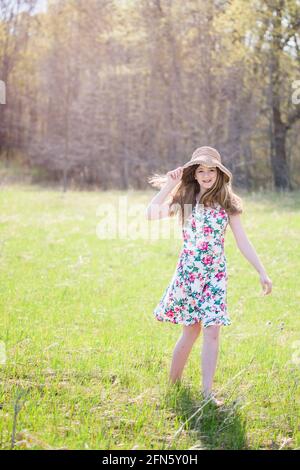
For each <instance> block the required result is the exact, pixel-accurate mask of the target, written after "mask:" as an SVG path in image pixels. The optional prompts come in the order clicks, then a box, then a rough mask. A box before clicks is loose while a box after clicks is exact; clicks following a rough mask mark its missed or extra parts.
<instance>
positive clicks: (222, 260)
mask: <svg viewBox="0 0 300 470" xmlns="http://www.w3.org/2000/svg"><path fill="white" fill-rule="evenodd" d="M228 222H229V216H228V214H227V212H226V210H225V209H224V208H223V207H222V206H221V205H220V204H219V203H216V204H215V205H214V207H204V205H203V204H199V203H198V202H197V204H196V205H195V206H194V207H193V209H192V212H191V214H190V215H189V217H188V218H187V220H186V222H185V224H184V226H183V228H182V236H183V246H182V250H181V252H180V255H179V259H178V262H177V266H176V269H175V272H174V275H173V277H172V279H171V281H170V283H169V285H168V287H167V288H166V289H165V291H164V293H163V296H162V298H161V300H160V301H159V303H158V305H157V306H156V307H155V309H154V311H153V314H154V316H155V317H156V319H157V320H159V321H169V322H172V323H180V324H184V325H192V324H194V323H196V322H199V321H201V322H202V324H203V326H204V327H205V328H206V327H208V326H210V325H230V324H231V320H230V318H229V316H228V312H227V280H228V275H227V265H226V256H225V252H224V239H225V231H226V227H227V225H228Z"/></svg>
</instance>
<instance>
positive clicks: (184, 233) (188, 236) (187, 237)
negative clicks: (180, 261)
mask: <svg viewBox="0 0 300 470" xmlns="http://www.w3.org/2000/svg"><path fill="white" fill-rule="evenodd" d="M183 239H184V240H189V239H190V234H189V233H188V232H186V231H184V232H183Z"/></svg>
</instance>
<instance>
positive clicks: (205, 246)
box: [197, 242, 208, 251]
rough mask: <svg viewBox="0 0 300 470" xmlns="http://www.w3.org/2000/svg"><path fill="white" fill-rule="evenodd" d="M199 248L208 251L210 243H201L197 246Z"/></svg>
mask: <svg viewBox="0 0 300 470" xmlns="http://www.w3.org/2000/svg"><path fill="white" fill-rule="evenodd" d="M197 248H200V250H203V251H207V249H208V242H200V243H198V245H197Z"/></svg>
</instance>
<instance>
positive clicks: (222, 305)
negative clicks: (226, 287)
mask: <svg viewBox="0 0 300 470" xmlns="http://www.w3.org/2000/svg"><path fill="white" fill-rule="evenodd" d="M220 307H221V310H223V311H224V310H225V304H223V303H222V304H221V305H220Z"/></svg>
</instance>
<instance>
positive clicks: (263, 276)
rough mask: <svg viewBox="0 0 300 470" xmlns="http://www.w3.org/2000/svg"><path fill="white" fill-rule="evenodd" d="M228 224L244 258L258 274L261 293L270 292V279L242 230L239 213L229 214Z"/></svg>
mask: <svg viewBox="0 0 300 470" xmlns="http://www.w3.org/2000/svg"><path fill="white" fill-rule="evenodd" d="M229 225H230V227H231V230H232V232H233V235H234V237H235V240H236V244H237V246H238V248H239V250H240V251H241V253H242V254H243V255H244V256H245V258H246V259H247V260H248V261H249V262H250V263H251V264H252V265H253V266H254V268H255V269H256V271H257V272H258V274H259V276H260V282H261V285H262V288H263V292H262V294H263V295H267V294H270V292H271V291H272V281H271V279H270V278H269V277H268V275H267V273H266V270H265V268H264V266H263V264H262V263H261V261H260V259H259V257H258V256H257V253H256V251H255V249H254V247H253V245H252V243H251V242H250V240H249V239H248V237H247V235H246V233H245V231H244V228H243V226H242V222H241V218H240V215H239V214H235V215H229Z"/></svg>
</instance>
